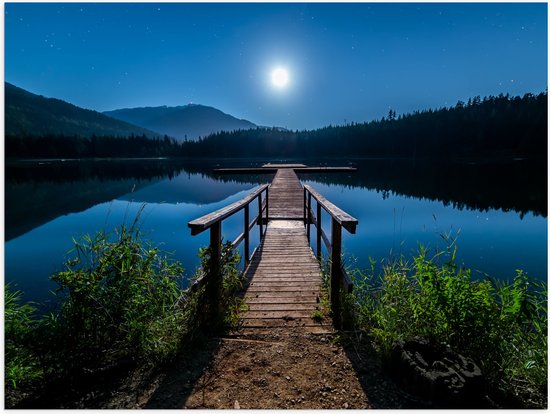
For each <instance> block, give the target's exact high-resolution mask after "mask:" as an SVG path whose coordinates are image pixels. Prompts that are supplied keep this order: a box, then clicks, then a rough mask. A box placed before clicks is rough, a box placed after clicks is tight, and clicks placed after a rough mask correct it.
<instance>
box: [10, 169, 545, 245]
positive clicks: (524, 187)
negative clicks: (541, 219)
mask: <svg viewBox="0 0 550 414" xmlns="http://www.w3.org/2000/svg"><path fill="white" fill-rule="evenodd" d="M264 161H265V160H223V161H217V160H201V161H196V162H193V161H181V160H179V161H178V160H139V161H138V160H127V161H72V162H53V161H52V162H45V163H44V162H41V163H39V162H27V163H8V164H7V165H6V170H5V171H6V190H5V191H6V211H5V223H6V229H5V237H6V240H10V239H12V238H15V237H17V236H19V235H21V234H24V233H26V232H27V231H30V230H32V229H33V228H35V227H37V226H40V225H42V224H44V223H47V222H48V221H50V220H53V219H55V218H57V217H59V216H61V215H65V214H69V213H73V212H79V211H83V210H86V209H88V208H90V207H92V206H94V205H97V204H100V203H104V202H108V201H111V200H113V199H131V198H132V197H131V196H128V194H130V193H132V192H133V191H139V190H140V189H143V188H145V187H148V186H150V185H152V184H155V183H158V182H160V181H163V180H173V179H174V178H175V177H178V176H180V175H181V174H185V175H187V176H188V177H189V178H192V177H196V178H197V179H198V181H195V182H194V183H191V182H189V183H190V184H189V185H209V184H208V183H207V182H206V181H205V180H202V179H211V180H217V181H219V182H224V183H239V184H259V183H266V182H270V180H271V179H272V177H273V175H272V174H250V175H246V174H232V175H218V174H214V173H213V168H215V167H219V166H222V167H232V166H235V167H236V166H239V167H255V166H259V165H261V164H262V163H263V162H264ZM271 161H274V162H286V161H288V160H271ZM294 161H297V160H294ZM307 163H308V164H309V165H320V164H321V165H322V164H326V163H328V164H331V165H349V163H350V160H344V159H341V160H334V159H333V160H322V161H319V160H315V161H314V160H309V161H307ZM352 164H353V165H355V166H356V167H357V171H356V172H352V173H346V174H343V173H337V174H335V173H330V174H301V178H302V179H303V180H308V179H309V180H312V181H316V182H320V183H325V184H337V185H343V186H346V187H349V188H366V189H373V190H376V191H381V192H383V193H384V194H385V195H386V194H387V195H390V193H394V194H398V195H404V196H410V197H416V198H426V199H431V200H438V201H442V202H443V203H444V204H446V205H452V206H454V207H455V208H459V209H462V208H469V209H478V210H486V209H502V210H504V211H508V210H513V211H517V212H518V213H520V214H521V215H522V216H523V215H524V214H526V213H528V212H532V213H533V214H536V215H543V216H546V215H547V175H546V163H543V162H540V163H533V162H527V161H514V162H506V163H504V162H485V163H483V162H478V163H466V162H462V163H460V162H445V163H435V162H419V161H416V162H415V161H413V160H355V161H353V162H352ZM210 183H212V181H210ZM210 185H211V184H210ZM178 188H179V187H178ZM230 190H231V191H233V190H232V189H230ZM180 191H182V192H180V193H178V194H176V195H175V197H180V196H181V194H183V192H184V193H185V200H184V199H182V200H180V201H185V202H195V203H204V202H205V200H204V199H197V200H195V199H194V198H197V197H198V195H197V194H195V193H194V192H193V191H192V190H191V189H189V190H186V189H183V190H181V189H180ZM212 191H219V189H218V190H216V189H214V188H213V189H212ZM235 191H238V190H235ZM203 194H204V192H203ZM124 196H126V197H124ZM224 196H226V195H224ZM164 199H166V198H164ZM335 202H337V200H335Z"/></svg>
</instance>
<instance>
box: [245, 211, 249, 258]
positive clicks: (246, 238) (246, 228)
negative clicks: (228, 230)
mask: <svg viewBox="0 0 550 414" xmlns="http://www.w3.org/2000/svg"><path fill="white" fill-rule="evenodd" d="M249 210H250V205H249V204H247V205H246V206H244V264H245V266H246V265H248V261H249V260H250V242H249V237H250V236H249V231H248V225H249V222H250V213H249Z"/></svg>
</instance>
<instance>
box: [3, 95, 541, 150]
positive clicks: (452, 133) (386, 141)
mask: <svg viewBox="0 0 550 414" xmlns="http://www.w3.org/2000/svg"><path fill="white" fill-rule="evenodd" d="M547 105H548V96H547V93H546V92H543V93H540V94H538V95H532V94H526V95H525V96H523V97H510V96H508V95H500V96H497V97H495V96H490V97H486V98H483V99H481V98H480V97H475V98H473V99H470V100H469V101H468V102H467V103H464V102H458V103H457V104H456V105H455V106H453V107H450V108H442V109H437V110H432V109H429V110H425V111H422V112H414V113H412V114H406V115H399V116H397V115H396V114H395V112H393V111H390V113H389V115H388V117H387V118H382V119H380V120H375V121H371V122H365V123H357V124H356V123H352V124H348V125H343V126H332V125H329V126H327V127H324V128H320V129H317V130H311V131H285V130H281V129H277V128H273V129H266V128H257V129H250V130H239V131H234V132H218V133H215V134H212V135H210V136H208V137H206V138H204V139H201V140H199V141H196V142H191V141H184V142H180V143H178V142H175V141H174V140H172V139H169V138H168V137H165V138H164V139H155V140H148V139H147V138H146V137H145V136H139V137H137V136H131V137H128V138H126V139H120V138H117V139H115V137H109V136H104V137H99V136H94V137H91V138H83V137H79V136H63V135H59V134H56V135H54V134H47V135H45V136H44V135H42V134H39V133H36V134H25V135H23V134H10V132H9V131H7V136H6V155H7V156H8V157H15V158H19V157H144V156H151V157H153V156H171V157H278V158H281V157H285V158H288V157H311V158H319V157H376V158H377V157H384V158H410V159H435V158H437V159H438V160H444V159H457V158H493V159H494V158H499V159H508V158H530V159H539V160H545V159H546V154H547V126H548V125H547V124H548V120H547Z"/></svg>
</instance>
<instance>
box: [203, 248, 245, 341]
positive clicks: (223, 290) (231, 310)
mask: <svg viewBox="0 0 550 414" xmlns="http://www.w3.org/2000/svg"><path fill="white" fill-rule="evenodd" d="M199 257H200V258H201V269H200V271H199V277H204V278H206V281H205V292H204V293H203V296H202V299H201V300H202V301H203V306H204V307H205V308H206V310H205V312H204V313H205V314H207V313H210V314H211V315H210V319H209V320H208V321H205V322H207V324H208V327H209V329H210V330H211V331H212V332H215V331H218V330H223V329H227V328H230V329H235V328H237V327H238V326H239V324H240V322H241V318H240V316H241V315H242V314H243V313H244V312H246V311H247V310H248V306H247V305H246V303H245V302H244V301H243V300H242V299H241V298H239V297H237V296H236V294H237V293H238V292H239V291H242V290H243V289H244V287H245V285H246V283H247V280H246V279H245V277H244V275H243V273H242V272H241V271H240V270H239V268H238V265H239V263H240V262H241V256H240V255H239V253H238V252H236V251H234V250H233V248H232V245H231V242H229V241H227V242H225V243H222V246H221V252H220V266H219V273H218V274H215V275H214V274H212V273H211V272H212V271H211V248H210V247H207V248H201V249H200V250H199ZM208 284H211V288H210V289H214V290H215V292H214V296H213V297H215V298H216V300H217V303H215V304H212V303H209V302H210V301H211V300H212V297H207V292H206V291H207V290H208V289H209V288H208ZM213 306H215V307H217V308H218V309H212V307H213ZM203 323H204V322H203Z"/></svg>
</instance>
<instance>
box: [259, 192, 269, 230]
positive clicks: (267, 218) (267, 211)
mask: <svg viewBox="0 0 550 414" xmlns="http://www.w3.org/2000/svg"><path fill="white" fill-rule="evenodd" d="M268 223H269V187H266V188H265V225H266V226H267V224H268ZM260 240H261V238H260Z"/></svg>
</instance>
